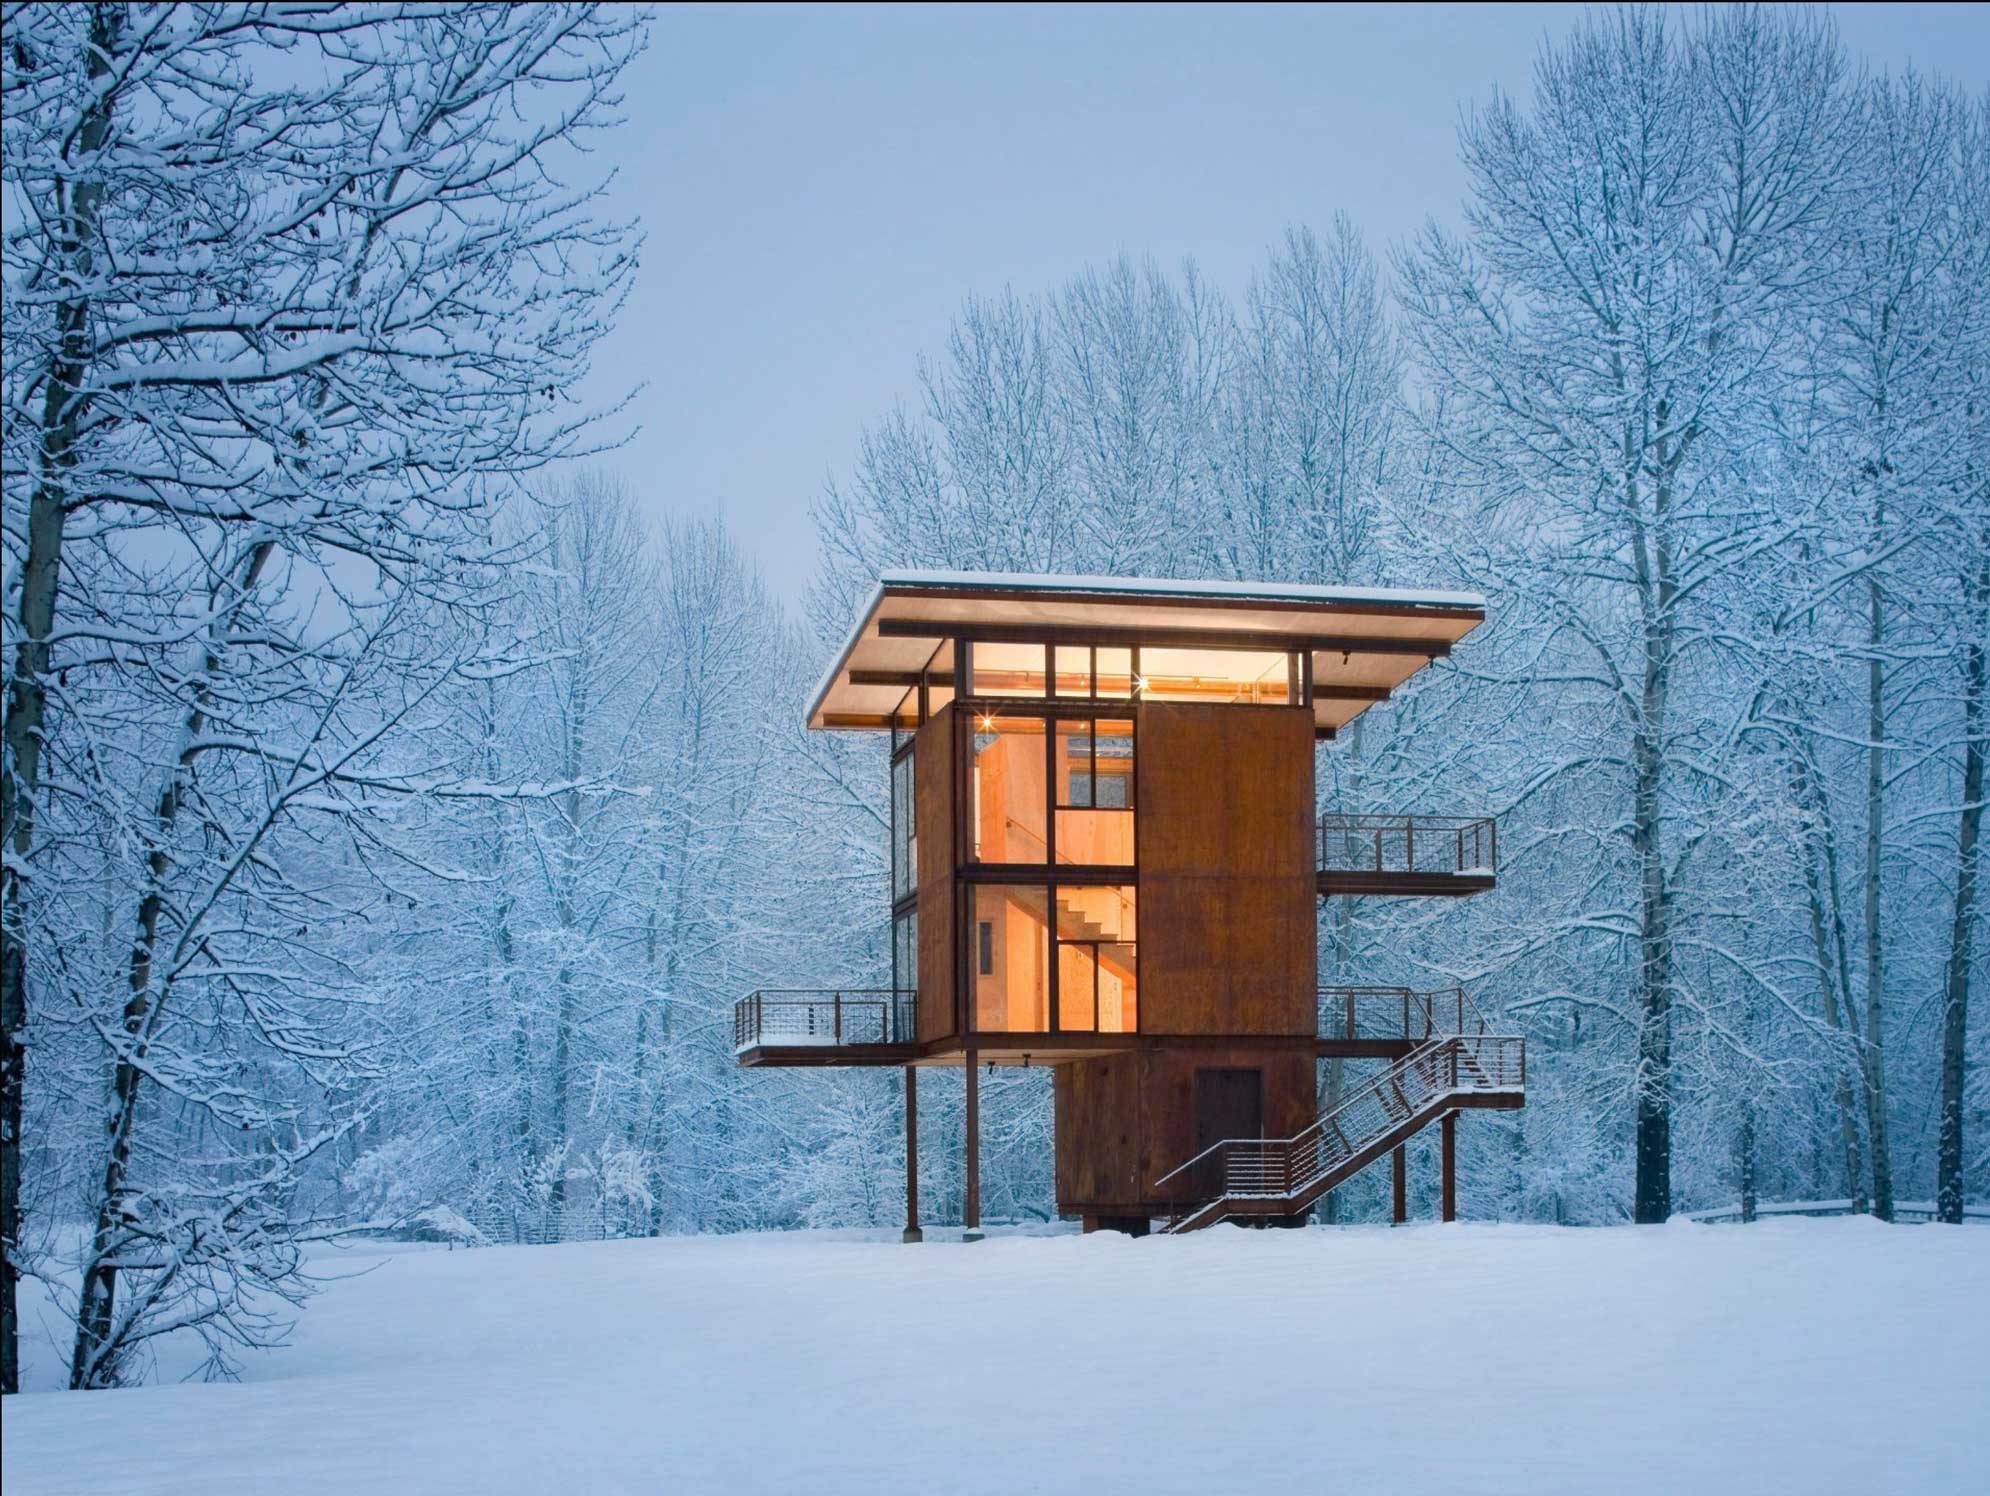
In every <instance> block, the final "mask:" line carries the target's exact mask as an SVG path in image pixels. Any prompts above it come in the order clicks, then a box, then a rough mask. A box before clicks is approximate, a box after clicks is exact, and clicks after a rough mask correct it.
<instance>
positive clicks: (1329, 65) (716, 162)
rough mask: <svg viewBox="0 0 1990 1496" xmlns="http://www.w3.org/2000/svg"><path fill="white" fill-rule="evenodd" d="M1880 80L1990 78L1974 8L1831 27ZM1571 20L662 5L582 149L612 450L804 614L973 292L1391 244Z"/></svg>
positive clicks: (1466, 11) (1568, 13)
mask: <svg viewBox="0 0 1990 1496" xmlns="http://www.w3.org/2000/svg"><path fill="white" fill-rule="evenodd" d="M1833 9H1834V12H1835V14H1836V15H1837V17H1838V21H1839V25H1840V28H1841V30H1842V32H1843V35H1844V37H1845V39H1846V42H1847V44H1848V46H1849V47H1850V48H1851V50H1852V51H1853V53H1854V54H1855V55H1857V56H1861V57H1863V58H1864V59H1865V60H1866V61H1867V62H1868V63H1869V64H1870V65H1872V66H1874V67H1881V68H1888V69H1899V68H1901V67H1903V66H1905V65H1906V64H1907V63H1909V62H1910V61H1911V62H1913V63H1914V64H1916V65H1917V66H1920V67H1922V68H1923V69H1925V70H1931V71H1939V72H1943V73H1946V74H1948V75H1949V76H1950V77H1953V78H1955V79H1956V80H1958V81H1960V82H1962V83H1964V84H1966V85H1968V86H1969V87H1971V88H1974V89H1982V88H1984V87H1990V6H1983V5H1975V6H1968V5H1956V6H1946V5H1841V6H1836V7H1833ZM1577 13H1579V8H1578V7H1569V6H1558V5H1514V6H1413V5H1380V6H1368V5H1359V6H1347V7H1327V8H1318V9H1310V8H1308V9H1302V8H1299V7H1277V8H1249V7H1239V6H1226V7H1220V8H1207V9H1203V8H1180V9H1174V8H1169V9H1148V8H1141V7H1134V6H1115V7H1101V8H1088V7H1075V6H1074V7H1057V8H1048V9H1036V8H1025V7H1017V8H983V7H970V6H949V7H944V8H939V9H931V10H926V9H884V10H878V9H777V8H747V7H711V8H707V7H683V8H668V9H665V10H663V11H661V12H660V13H659V16H658V21H657V26H656V30H655V33H654V35H653V38H652V44H651V48H650V51H649V52H648V54H647V55H645V56H644V57H643V58H642V59H641V60H640V61H639V62H638V63H637V65H636V67H635V68H634V69H633V70H632V72H631V74H630V76H629V78H628V94H629V116H630V117H629V123H628V125H627V126H626V127H625V128H624V129H623V130H621V131H620V132H619V133H618V134H617V135H616V136H615V137H614V138H612V139H606V140H603V141H601V142H600V143H599V146H598V149H599V150H600V151H601V157H602V158H603V159H606V160H608V161H612V162H613V164H614V165H615V166H616V167H617V168H618V170H619V172H620V173H621V175H620V179H619V181H618V183H617V186H616V189H615V194H614V196H615V206H616V208H617V209H618V211H624V212H626V211H636V212H640V213H641V215H642V217H643V219H644V221H645V224H646V227H647V229H648V236H649V237H648V244H647V246H646V249H645V252H644V263H643V269H642V275H641V278H640V281H639V282H638V285H637V288H636V291H635V294H634V295H633V297H632V298H631V300H630V303H629V305H628V307H627V308H626V310H625V312H624V314H623V317H622V320H621V323H620V325H619V326H618V328H617V330H616V331H615V333H614V334H613V335H612V337H611V338H610V339H609V340H608V341H607V343H606V344H605V345H604V346H603V347H602V348H601V349H600V351H599V357H598V369H599V384H600V388H602V389H604V390H606V389H608V388H611V387H616V386H626V385H627V384H629V383H633V382H634V381H636V380H638V379H643V380H647V381H648V387H647V389H646V390H645V391H644V392H643V393H642V395H641V396H639V397H638V400H637V403H636V406H635V407H634V409H633V411H632V413H631V414H632V419H634V420H635V421H638V422H640V423H641V430H640V432H639V433H638V435H637V436H636V437H635V438H634V440H633V441H632V442H631V443H630V444H629V445H628V446H626V447H625V448H623V449H622V450H620V451H619V452H617V453H615V454H613V455H612V456H610V457H609V458H608V459H606V464H605V465H606V466H608V467H609V468H611V469H613V470H617V471H619V472H621V473H622V474H623V475H624V476H625V477H626V478H627V479H628V481H629V483H630V485H631V487H632V488H633V489H634V491H635V492H636V493H637V494H638V495H640V496H641V498H642V499H643V501H644V502H645V503H646V504H647V505H648V506H650V507H652V508H653V509H655V510H656V511H657V512H659V513H678V514H710V513H719V514H723V515H724V516H725V517H726V518H727V519H728V521H730V523H731V524H732V526H733V528H734V530H735V533H736V534H738V535H739V536H740V538H741V539H742V541H743V542H744V544H745V546H746V548H747V550H748V551H749V553H750V554H751V555H753V556H754V557H755V558H756V559H757V560H758V561H759V562H760V564H761V565H762V567H763V568H764V569H765V571H766V573H767V575H768V579H769V581H770V582H771V584H772V585H773V586H774V588H775V590H776V592H777V593H778V594H780V595H782V596H784V597H793V596H795V595H796V594H798V592H799V591H800V589H801V587H802V585H803V584H804V583H805V582H806V580H807V578H808V576H809V575H810V574H811V573H812V571H813V568H814V556H815V538H814V532H813V529H812V527H811V526H810V524H809V520H808V505H809V503H810V501H811V500H812V499H813V498H814V497H815V496H816V494H818V493H819V492H820V490H821V487H822V484H823V480H824V478H825V477H826V476H827V475H829V474H830V473H839V474H840V473H845V472H847V471H848V469H849V466H850V463H851V460H852V458H853V456H854V454H855V451H856V444H857V439H858V435H859V432H860V431H861V429H862V427H863V426H864V425H865V424H866V423H868V422H870V421H873V420H875V419H876V418H877V417H878V416H880V415H881V414H882V413H884V412H885V411H886V410H887V409H888V408H889V407H890V406H891V405H892V404H893V403H894V402H897V401H901V400H909V399H912V398H914V397H915V395H916V391H917V386H916V381H915V366H916V361H917V359H918V357H919V355H921V354H922V353H931V352H934V351H936V350H937V349H938V348H939V346H940V344H941V342H942V340H943V338H944V336H945V331H946V324H947V319H948V316H949V315H950V314H951V313H952V311H953V310H954V309H955V307H956V306H958V304H959V303H960V301H961V299H962V298H963V297H964V296H965V295H967V294H968V293H970V292H990V291H999V290H1000V289H1001V288H1002V287H1004V286H1005V285H1006V286H1013V287H1015V288H1016V289H1017V290H1018V291H1019V292H1027V291H1036V290H1041V289H1044V288H1046V287H1050V286H1053V285H1056V284H1057V283H1059V282H1061V281H1062V280H1064V279H1065V278H1066V277H1067V276H1069V275H1071V274H1072V273H1074V272H1075V271H1077V270H1079V269H1081V268H1083V267H1084V266H1086V265H1088V264H1095V263H1097V262H1099V261H1101V260H1104V259H1107V258H1109V257H1111V256H1112V255H1114V254H1117V253H1119V252H1120V251H1122V250H1124V251H1127V252H1130V253H1132V254H1135V255H1152V256H1154V257H1155V258H1157V259H1158V260H1160V261H1162V262H1164V263H1174V262H1178V261H1179V260H1181V259H1182V258H1183V257H1184V256H1193V257H1194V258H1195V259H1196V260H1197V261H1198V262H1199V263H1200V264H1201V265H1202V267H1203V269H1204V271H1205V272H1206V273H1207V274H1208V275H1209V276H1210V277H1211V278H1212V280H1214V281H1215V282H1216V284H1218V285H1219V286H1220V287H1221V288H1222V289H1224V290H1225V291H1226V292H1234V291H1236V290H1238V289H1239V288H1241V286H1242V284H1243V282H1244V281H1245V280H1246V279H1247V278H1248V276H1249V274H1250V272H1251V270H1252V268H1253V267H1254V266H1255V264H1256V263H1257V262H1258V260H1259V258H1260V257H1261V255H1262V254H1263V252H1264V250H1265V248H1266V246H1268V245H1269V244H1271V243H1272V242H1273V241H1274V240H1276V239H1277V238H1278V237H1279V235H1280V234H1281V233H1283V231H1284V230H1285V228H1286V226H1287V225H1290V224H1296V223H1311V224H1315V225H1324V224H1325V223H1326V221H1327V220H1328V218H1329V217H1330V216H1331V215H1332V214H1333V213H1334V212H1335V210H1337V209H1345V210H1346V211H1347V212H1348V213H1350V214H1351V215H1352V216H1353V217H1354V219H1355V221H1356V222H1357V223H1359V224H1360V225H1361V226H1362V227H1363V229H1364V230H1365V231H1366V232H1367V234H1368V236H1369V241H1370V244H1371V245H1372V246H1373V247H1375V248H1376V249H1377V250H1378V251H1380V250H1381V249H1383V248H1385V247H1386V246H1387V245H1388V244H1390V243H1392V242H1394V241H1396V240H1398V239H1400V238H1402V237H1403V236H1405V235H1406V234H1408V233H1409V232H1411V231H1412V230H1413V229H1415V227H1416V226H1417V225H1418V224H1420V223H1421V222H1422V221H1423V219H1424V218H1425V217H1426V216H1429V215H1433V214H1434V215H1436V216H1437V217H1439V218H1441V219H1453V218H1455V216H1456V213H1457V207H1458V203H1459V200H1460V198H1461V195H1462V193H1463V190H1464V178H1463V173H1462V172H1461V171H1460V169H1459V166H1458V162H1457V154H1456V150H1455V135H1454V131H1455V127H1456V124H1457V120H1458V114H1459V111H1460V109H1461V108H1462V107H1463V106H1464V105H1466V104H1468V103H1476V102H1482V101H1483V100H1484V99H1485V98H1486V97H1487V96H1488V95H1489V93H1490V92H1491V90H1492V88H1493V87H1494V86H1495V85H1498V86H1499V87H1502V88H1505V89H1508V90H1510V91H1514V92H1517V93H1520V94H1523V95H1524V93H1525V91H1526V89H1527V86H1528V75H1529V68H1530V64H1531V62H1532V59H1533V56H1534V52H1535V49H1536V45H1537V43H1538V42H1539V40H1540V38H1541V37H1542V35H1543V34H1544V32H1556V33H1558V32H1560V31H1561V30H1563V29H1564V28H1566V26H1567V25H1568V24H1569V23H1570V21H1571V20H1572V19H1573V17H1574V15H1576V14H1577Z"/></svg>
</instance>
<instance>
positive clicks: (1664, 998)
mask: <svg viewBox="0 0 1990 1496" xmlns="http://www.w3.org/2000/svg"><path fill="white" fill-rule="evenodd" d="M1656 414H1657V417H1658V425H1659V428H1660V429H1661V430H1663V429H1664V428H1665V426H1666V422H1667V420H1668V419H1669V417H1668V414H1667V410H1666V406H1665V402H1663V401H1660V402H1659V404H1658V407H1657V412H1656ZM1625 449H1626V453H1625V455H1626V458H1627V461H1626V469H1627V472H1628V473H1630V474H1631V475H1632V476H1631V478H1630V480H1629V483H1628V492H1629V495H1630V500H1631V512H1632V513H1633V514H1636V513H1637V512H1638V510H1637V503H1638V501H1637V484H1636V478H1635V475H1636V473H1637V470H1638V468H1637V463H1636V455H1637V453H1638V451H1639V450H1641V449H1639V448H1637V447H1636V446H1635V445H1634V443H1633V441H1632V439H1631V437H1630V435H1629V434H1627V435H1626V439H1625ZM1679 455H1680V454H1679V453H1678V452H1677V451H1676V450H1675V451H1674V453H1673V455H1672V456H1671V457H1670V458H1669V459H1668V457H1667V455H1666V451H1665V448H1664V446H1663V444H1661V446H1660V448H1659V449H1658V457H1659V463H1658V465H1659V469H1660V471H1661V473H1663V474H1664V475H1665V476H1663V477H1661V479H1660V480H1659V482H1658V484H1657V487H1656V489H1655V490H1654V492H1653V522H1652V525H1651V527H1650V531H1649V533H1647V532H1646V530H1645V529H1644V527H1643V526H1642V525H1641V524H1640V525H1639V526H1638V527H1637V528H1636V530H1635V533H1634V536H1633V540H1634V556H1635V563H1636V568H1637V576H1638V583H1639V597H1640V603H1641V606H1642V608H1643V609H1644V620H1643V624H1644V640H1643V655H1644V658H1643V688H1642V691H1641V693H1640V697H1639V701H1638V714H1637V720H1636V721H1635V722H1634V723H1633V725H1632V734H1631V765H1632V775H1633V784H1632V821H1631V845H1632V849H1633V851H1634V853H1635V855H1636V860H1637V867H1638V908H1639V919H1638V925H1639V936H1640V940H1639V986H1640V989H1641V991H1640V996H1641V1002H1640V1005H1639V1022H1638V1070H1637V1133H1636V1154H1637V1164H1636V1180H1635V1184H1634V1187H1633V1199H1632V1208H1631V1218H1632V1220H1634V1221H1636V1222H1637V1223H1638V1224H1639V1225H1657V1224H1661V1223H1663V1222H1664V1221H1665V1220H1667V1219H1668V1218H1669V1217H1670V1216H1671V1214H1672V932H1671V928H1670V925H1671V917H1672V908H1671V898H1670V891H1669V889H1668V888H1667V886H1666V876H1665V856H1664V845H1663V837H1662V834H1661V833H1662V820H1663V813H1664V807H1663V800H1662V798H1661V793H1662V784H1661V781H1662V777H1663V773H1664V766H1665V713H1666V689H1667V685H1668V683H1669V679H1670V675H1671V647H1672V607H1673V602H1674V592H1675V590H1676V587H1675V583H1674V582H1673V579H1672V562H1671V554H1670V550H1669V545H1668V540H1667V537H1666V524H1667V518H1668V514H1669V511H1670V509H1671V497H1672V496H1671V490H1670V487H1669V485H1670V482H1671V478H1670V466H1671V464H1675V463H1676V462H1677V461H1678V458H1679Z"/></svg>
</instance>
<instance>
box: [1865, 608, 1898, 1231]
mask: <svg viewBox="0 0 1990 1496" xmlns="http://www.w3.org/2000/svg"><path fill="white" fill-rule="evenodd" d="M1869 591H1870V594H1871V605H1872V613H1871V628H1870V631H1869V635H1868V640H1869V643H1870V645H1871V648H1872V657H1871V659H1869V660H1868V661H1867V662H1866V736H1867V744H1866V1035H1865V1038H1866V1042H1865V1050H1864V1054H1865V1078H1866V1135H1867V1136H1868V1137H1869V1138H1871V1140H1872V1154H1873V1214H1874V1215H1875V1216H1877V1217H1879V1219H1881V1220H1882V1221H1890V1220H1892V1219H1893V1165H1892V1161H1891V1159H1890V1158H1889V1157H1888V1153H1887V1144H1886V1032H1885V995H1886V961H1885V954H1884V947H1883V943H1882V940H1881V930H1880V897H1879V896H1880V861H1881V850H1882V833H1883V831H1884V824H1883V816H1884V813H1885V809H1886V805H1885V796H1886V783H1885V777H1884V776H1885V749H1884V748H1883V747H1882V746H1881V745H1882V743H1883V742H1884V740H1885V737H1886V703H1885V686H1886V670H1885V667H1884V666H1883V665H1882V664H1881V663H1880V658H1879V651H1880V645H1881V643H1882V642H1883V641H1884V639H1885V632H1886V623H1885V614H1884V611H1883V607H1882V604H1881V601H1880V590H1879V584H1878V583H1877V582H1874V583H1871V584H1870V588H1869Z"/></svg>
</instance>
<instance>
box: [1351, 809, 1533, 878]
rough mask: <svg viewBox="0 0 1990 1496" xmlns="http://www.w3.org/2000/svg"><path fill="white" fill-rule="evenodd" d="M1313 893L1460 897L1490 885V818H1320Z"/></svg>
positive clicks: (1493, 837) (1494, 859)
mask: <svg viewBox="0 0 1990 1496" xmlns="http://www.w3.org/2000/svg"><path fill="white" fill-rule="evenodd" d="M1319 852H1320V866H1319V882H1320V892H1321V893H1323V894H1411V895H1433V894H1434V895H1437V896H1440V897H1452V898H1457V897H1462V896H1464V895H1466V894H1474V893H1484V892H1486V891H1487V890H1488V889H1490V888H1492V887H1493V885H1494V883H1495V881H1496V878H1495V868H1496V866H1497V863H1498V859H1499V836H1498V831H1497V828H1496V827H1495V826H1494V825H1493V821H1492V817H1490V816H1476V817H1471V816H1322V817H1320V840H1319Z"/></svg>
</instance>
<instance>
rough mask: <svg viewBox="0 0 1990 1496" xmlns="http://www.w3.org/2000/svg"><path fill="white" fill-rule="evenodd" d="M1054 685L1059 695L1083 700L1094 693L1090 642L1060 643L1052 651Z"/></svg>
mask: <svg viewBox="0 0 1990 1496" xmlns="http://www.w3.org/2000/svg"><path fill="white" fill-rule="evenodd" d="M1051 657H1052V659H1051V669H1052V686H1053V690H1054V693H1055V694H1056V695H1058V696H1069V697H1076V698H1078V699H1079V700H1083V699H1085V698H1086V697H1088V696H1090V695H1091V694H1092V649H1091V646H1090V645H1089V644H1059V645H1057V646H1056V647H1055V648H1054V649H1053V650H1052V651H1051Z"/></svg>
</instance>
